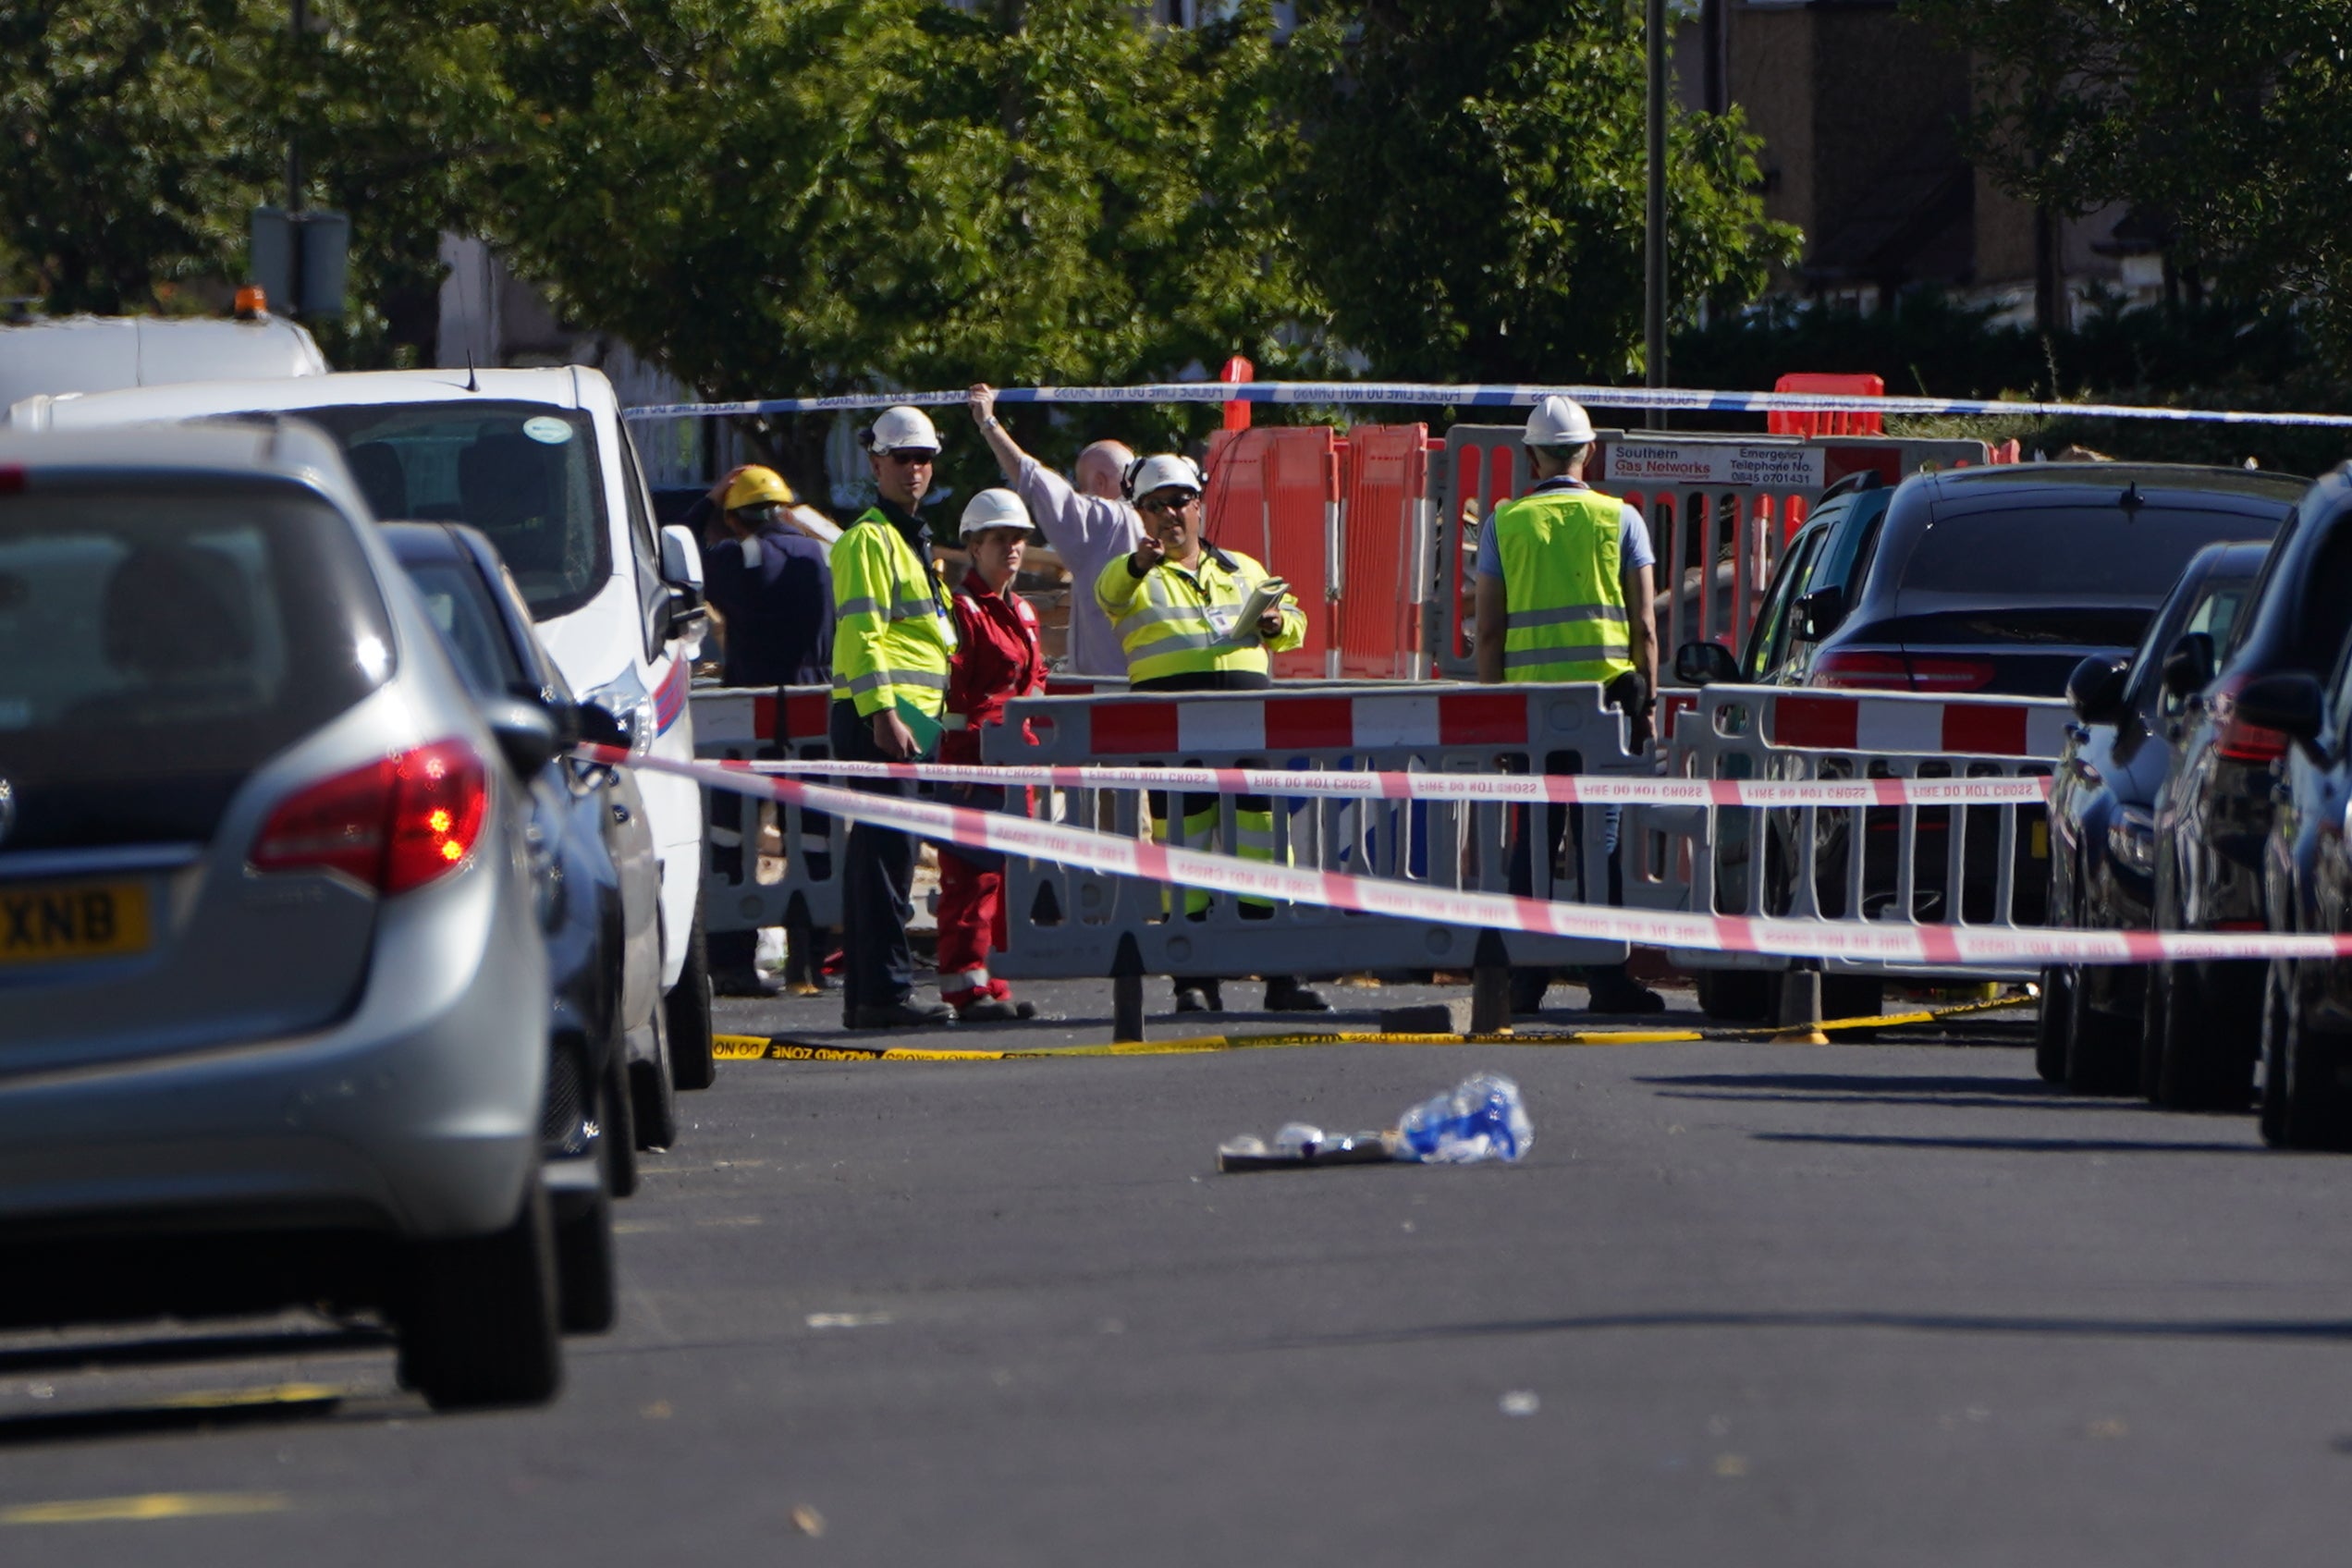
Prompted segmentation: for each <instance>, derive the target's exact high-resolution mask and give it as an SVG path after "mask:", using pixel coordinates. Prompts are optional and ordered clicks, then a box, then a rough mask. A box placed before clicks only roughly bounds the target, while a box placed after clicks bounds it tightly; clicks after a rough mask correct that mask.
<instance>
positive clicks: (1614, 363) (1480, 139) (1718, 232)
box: [1289, 0, 1796, 381]
mask: <svg viewBox="0 0 2352 1568" xmlns="http://www.w3.org/2000/svg"><path fill="white" fill-rule="evenodd" d="M1302 9H1303V10H1305V11H1306V12H1307V14H1308V16H1309V18H1310V19H1309V20H1308V22H1307V25H1306V26H1305V27H1304V28H1303V29H1302V30H1301V31H1300V32H1299V34H1298V35H1297V36H1296V38H1295V39H1294V40H1293V42H1292V58H1291V60H1290V62H1289V67H1290V71H1291V75H1292V87H1291V93H1290V97H1291V101H1292V104H1294V106H1295V111H1296V115H1297V118H1298V122H1299V136H1300V140H1301V142H1302V144H1303V146H1304V149H1305V151H1304V152H1303V153H1302V165H1301V167H1300V169H1299V171H1298V173H1297V175H1296V176H1295V178H1294V179H1293V181H1292V185H1291V188H1290V189H1291V195H1292V199H1291V203H1290V204H1291V207H1292V211H1293V212H1295V213H1297V214H1299V223H1300V227H1301V231H1302V234H1301V237H1302V239H1303V242H1304V245H1305V261H1306V265H1307V268H1308V270H1309V272H1310V274H1311V276H1314V277H1315V278H1316V279H1317V282H1318V283H1319V284H1320V285H1321V286H1322V288H1323V289H1324V290H1325V292H1326V293H1327V294H1328V296H1329V300H1330V301H1331V312H1332V318H1333V322H1334V325H1335V328H1336V330H1337V332H1338V334H1339V336H1340V337H1341V338H1342V339H1344V340H1345V341H1346V342H1347V343H1349V344H1350V345H1351V346H1353V347H1354V348H1356V349H1361V350H1362V351H1363V352H1364V353H1366V355H1368V356H1369V357H1370V359H1371V360H1372V361H1373V364H1374V366H1375V367H1376V369H1377V370H1378V372H1380V373H1383V374H1396V375H1402V376H1415V377H1426V378H1428V379H1433V380H1456V379H1474V380H1493V381H1508V380H1526V379H1548V380H1568V379H1586V378H1590V379H1597V380H1604V381H1614V380H1616V379H1618V378H1619V377H1621V376H1623V375H1626V374H1635V373H1637V372H1638V371H1639V369H1640V365H1641V357H1640V340H1641V316H1642V299H1643V267H1642V254H1643V236H1644V219H1645V210H1646V190H1647V178H1648V172H1647V171H1648V153H1647V143H1646V141H1645V129H1644V101H1645V94H1646V82H1645V69H1646V67H1645V56H1644V55H1643V51H1642V33H1641V26H1640V19H1639V10H1640V7H1639V6H1638V5H1636V4H1632V3H1630V0H1553V3H1550V4H1543V5H1529V4H1518V3H1513V0H1482V3H1476V4H1473V3H1467V0H1323V3H1321V4H1317V5H1311V6H1305V7H1302ZM1668 137H1669V142H1668V146H1669V156H1668V173H1669V185H1668V215H1669V224H1670V257H1671V273H1670V277H1671V284H1672V298H1673V300H1674V313H1675V315H1676V317H1677V318H1678V319H1679V320H1683V321H1688V320H1691V319H1693V318H1694V317H1695V316H1696V314H1697V311H1698V308H1699V305H1700V302H1701V301H1702V300H1706V301H1711V302H1712V303H1714V304H1716V305H1718V306H1730V305H1738V304H1744V303H1746V301H1747V300H1750V299H1753V298H1754V297H1755V296H1756V294H1757V293H1758V292H1759V291H1760V290H1761V288H1763V286H1764V283H1765V279H1766V274H1767V269H1768V268H1769V267H1770V264H1771V263H1774V262H1784V261H1788V260H1791V259H1793V257H1794V252H1795V241H1796V234H1795V230H1794V229H1791V228H1789V227H1786V226H1784V225H1778V224H1770V223H1767V222H1766V221H1765V219H1764V216H1763V209H1762V205H1761V203H1760V202H1759V201H1758V198H1756V197H1755V196H1753V195H1751V194H1750V193H1749V188H1750V187H1751V186H1753V185H1754V184H1755V183H1756V181H1757V178H1758V176H1757V166H1756V155H1755V154H1756V148H1757V141H1756V140H1755V138H1754V137H1753V136H1751V135H1750V134H1749V133H1748V131H1747V129H1746V125H1745V123H1744V121H1743V120H1742V118H1741V117H1740V116H1739V115H1738V114H1737V112H1736V111H1734V112H1733V114H1731V115H1728V116H1708V115H1689V114H1684V113H1682V112H1680V111H1679V110H1676V111H1675V112H1674V113H1673V114H1672V118H1671V120H1670V125H1669V130H1668Z"/></svg>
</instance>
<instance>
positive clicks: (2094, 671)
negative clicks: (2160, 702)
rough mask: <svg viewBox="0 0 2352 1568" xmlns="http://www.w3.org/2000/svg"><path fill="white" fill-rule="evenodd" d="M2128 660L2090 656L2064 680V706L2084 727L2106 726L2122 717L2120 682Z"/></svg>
mask: <svg viewBox="0 0 2352 1568" xmlns="http://www.w3.org/2000/svg"><path fill="white" fill-rule="evenodd" d="M2130 669H2131V665H2130V662H2129V661H2128V660H2125V659H2119V658H2117V657H2115V656H2114V655H2112V654H2093V655H2090V657H2089V658H2087V659H2085V660H2083V661H2082V663H2080V664H2078V665H2076V666H2075V672H2074V673H2073V674H2072V675H2070V676H2068V677H2066V704H2067V705H2068V706H2069V707H2071V708H2073V709H2074V710H2075V717H2076V718H2079V719H2081V720H2082V721H2083V722H2084V723H2085V724H2109V723H2113V721H2114V720H2115V719H2117V718H2120V717H2123V711H2124V680H2125V675H2126V674H2127V673H2128V672H2129V670H2130Z"/></svg>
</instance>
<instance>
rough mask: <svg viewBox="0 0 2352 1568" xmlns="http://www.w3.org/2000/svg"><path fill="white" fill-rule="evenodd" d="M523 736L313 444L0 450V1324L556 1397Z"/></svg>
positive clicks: (540, 748) (547, 742)
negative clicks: (84, 1327)
mask: <svg viewBox="0 0 2352 1568" xmlns="http://www.w3.org/2000/svg"><path fill="white" fill-rule="evenodd" d="M515 707H516V711H515V712H514V713H513V714H511V715H506V716H504V717H500V718H498V719H497V720H496V722H495V726H494V724H493V722H492V721H489V720H485V719H484V717H482V714H481V711H480V710H478V709H477V707H476V706H475V704H473V703H472V702H471V701H470V700H469V699H468V696H467V692H466V689H465V688H464V686H463V685H462V684H461V683H460V681H459V678H458V676H457V674H456V672H455V671H454V670H453V669H452V668H451V667H450V664H449V661H448V657H447V655H446V653H445V652H444V651H443V649H442V647H441V645H440V643H439V642H438V640H437V638H436V636H435V631H434V628H433V626H432V625H431V623H430V622H429V621H428V620H427V619H425V617H424V614H423V610H422V608H421V607H420V606H419V605H418V602H417V600H416V598H415V596H414V594H412V593H411V592H410V590H409V588H408V586H407V584H406V582H405V580H404V579H403V577H402V574H401V572H400V570H399V568H398V566H397V565H395V564H394V562H393V561H392V559H391V557H389V555H387V554H386V550H385V547H384V545H383V543H382V542H381V541H380V540H379V539H378V538H376V537H375V535H374V530H373V528H372V527H370V526H369V525H368V522H367V511H366V507H365V503H364V502H363V501H362V500H361V497H360V495H359V493H358V491H357V490H356V488H355V487H354V486H353V484H352V482H351V479H350V476H349V473H348V472H346V471H345V469H344V466H343V463H342V459H340V457H339V456H338V455H337V450H336V448H335V447H334V445H333V444H332V443H331V442H330V441H328V440H327V439H326V438H325V436H324V435H321V434H320V433H319V432H317V431H315V430H312V429H311V428H310V427H308V426H306V425H303V424H301V423H299V422H276V423H273V422H255V423H215V424H192V425H181V426H162V425H151V426H141V427H132V428H126V429H120V430H114V431H107V432H101V433H92V434H90V435H49V436H13V437H12V436H5V435H0V802H5V803H0V1325H15V1326H27V1325H36V1324H56V1323H66V1322H77V1321H90V1320H96V1319H108V1318H139V1317H155V1316H175V1317H202V1316H208V1315H218V1314H230V1313H245V1312H254V1311H268V1310H274V1309H276V1308H279V1307H282V1306H286V1305H302V1304H314V1303H315V1304H325V1305H328V1306H330V1307H331V1308H334V1309H337V1310H351V1309H368V1310H373V1311H375V1312H378V1313H380V1314H382V1315H383V1316H384V1317H386V1318H387V1319H388V1320H389V1321H390V1322H391V1323H392V1325H393V1326H394V1328H395V1329H396V1330H397V1332H398V1339H399V1346H400V1371H401V1376H402V1378H403V1380H404V1381H406V1382H407V1383H409V1384H410V1386H411V1387H414V1388H416V1389H418V1390H421V1391H422V1392H423V1394H424V1395H425V1397H426V1398H427V1399H428V1400H429V1401H430V1402H431V1403H434V1404H435V1405H438V1406H459V1405H472V1404H493V1403H531V1402H536V1401H542V1400H545V1399H547V1398H549V1397H551V1396H552V1395H553V1394H554V1392H555V1390H556V1388H557V1383H558V1381H559V1379H560V1376H561V1366H562V1362H561V1349H560V1341H559V1339H558V1331H557V1286H556V1282H555V1276H554V1271H553V1261H552V1245H551V1230H550V1219H549V1209H550V1206H549V1201H548V1194H547V1191H546V1188H545V1178H544V1177H543V1161H542V1145H541V1114H542V1109H543V1102H544V1099H545V1085H546V1075H547V1061H548V1051H547V1021H546V1011H547V996H548V987H547V959H546V953H545V945H544V939H543V937H542V936H541V932H540V927H539V922H538V919H537V916H536V913H535V910H534V906H533V885H532V882H531V879H530V875H529V871H528V866H527V864H526V857H525V853H524V843H523V823H524V818H523V811H524V788H523V786H522V784H521V780H520V778H518V777H517V771H516V770H517V769H519V768H523V767H525V766H526V765H527V766H528V768H529V769H531V770H535V769H536V767H537V766H540V764H541V763H543V762H544V761H545V757H546V755H547V754H548V752H549V750H550V749H551V748H552V746H553V745H554V734H553V730H552V728H551V727H550V726H549V725H548V724H547V723H546V721H545V716H544V715H542V714H539V713H537V712H536V710H532V709H529V708H526V707H524V706H523V705H521V704H515Z"/></svg>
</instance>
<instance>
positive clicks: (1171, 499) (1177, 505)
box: [1135, 494, 1200, 513]
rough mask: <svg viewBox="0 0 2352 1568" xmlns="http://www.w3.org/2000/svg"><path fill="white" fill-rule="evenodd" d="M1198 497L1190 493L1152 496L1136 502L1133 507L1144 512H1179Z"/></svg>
mask: <svg viewBox="0 0 2352 1568" xmlns="http://www.w3.org/2000/svg"><path fill="white" fill-rule="evenodd" d="M1199 499H1200V497H1199V496H1194V495H1191V494H1186V495H1182V496H1149V497H1147V498H1145V499H1144V500H1141V501H1138V502H1136V503H1135V509H1136V510H1138V511H1145V512H1170V513H1174V512H1181V511H1182V510H1183V509H1184V508H1186V507H1189V506H1191V505H1192V504H1193V503H1194V501H1197V500H1199Z"/></svg>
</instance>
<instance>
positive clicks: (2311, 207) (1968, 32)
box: [1910, 0, 2352, 361]
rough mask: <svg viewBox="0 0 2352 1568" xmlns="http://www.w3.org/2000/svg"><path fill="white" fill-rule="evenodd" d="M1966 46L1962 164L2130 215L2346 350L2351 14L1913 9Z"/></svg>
mask: <svg viewBox="0 0 2352 1568" xmlns="http://www.w3.org/2000/svg"><path fill="white" fill-rule="evenodd" d="M1910 3H1911V4H1912V6H1913V8H1914V9H1915V10H1917V12H1918V13H1919V14H1920V15H1921V16H1923V17H1925V18H1928V19H1930V20H1932V21H1934V22H1936V23H1937V24H1938V25H1940V26H1941V27H1942V28H1943V29H1944V30H1946V31H1947V32H1948V33H1949V34H1950V36H1951V37H1952V38H1953V40H1954V42H1955V43H1958V44H1960V45H1962V46H1965V47H1966V48H1967V49H1969V50H1971V51H1972V52H1973V53H1974V55H1975V57H1976V59H1977V62H1978V69H1977V72H1976V87H1977V101H1978V113H1977V114H1976V115H1975V116H1974V117H1973V120H1972V123H1971V124H1970V126H1969V128H1968V129H1969V136H1970V142H1971V146H1972V151H1973V153H1974V154H1975V155H1976V156H1977V158H1978V161H1979V162H1980V164H1982V165H1984V166H1985V167H1987V168H1989V169H1990V170H1991V172H1992V174H1993V176H1994V178H1996V179H1997V180H1998V181H1999V182H2000V183H2001V184H2002V185H2003V188H2004V189H2006V190H2010V191H2012V192H2013V193H2015V195H2017V196H2019V197H2021V198H2023V199H2025V200H2027V201H2031V202H2036V203H2038V204H2040V205H2043V206H2047V207H2050V208H2052V209H2055V210H2057V211H2060V212H2064V213H2070V214H2082V213H2087V212H2089V211H2092V210H2093V209H2096V208H2098V207H2101V206H2104V205H2106V204H2108V203H2109V202H2132V203H2134V204H2136V205H2138V206H2139V207H2141V208H2142V209H2144V210H2145V211H2146V212H2147V213H2149V214H2151V215H2153V216H2156V217H2158V218H2159V219H2161V220H2162V221H2165V222H2168V223H2169V224H2170V226H2171V227H2172V231H2173V236H2174V239H2173V259H2174V263H2175V264H2176V265H2179V266H2181V267H2183V268H2185V269H2187V270H2190V271H2191V272H2193V273H2195V274H2198V275H2200V276H2203V277H2204V278H2206V279H2209V280H2211V282H2213V283H2214V284H2216V285H2218V286H2219V287H2220V288H2222V289H2223V291H2224V292H2227V293H2230V294H2233V295H2235V296H2236V297H2237V298H2239V299H2241V300H2248V301H2251V302H2261V303H2267V304H2271V305H2274V306H2278V305H2287V306H2294V307H2297V308H2298V309H2300V310H2302V311H2304V312H2307V313H2308V316H2309V320H2310V322H2311V324H2312V325H2314V327H2315V328H2316V329H2317V330H2318V332H2319V333H2320V335H2321V337H2323V338H2324V339H2325V340H2326V341H2327V342H2328V343H2330V344H2331V345H2332V346H2333V348H2334V351H2335V354H2336V356H2337V358H2338V360H2339V361H2341V359H2342V356H2343V355H2344V354H2346V352H2347V351H2352V148H2347V145H2346V135H2345V132H2346V123H2347V120H2346V104H2352V6H2346V4H2345V0H2167V3H2164V4H2152V5H2151V4H2118V3H2116V0H1910Z"/></svg>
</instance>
